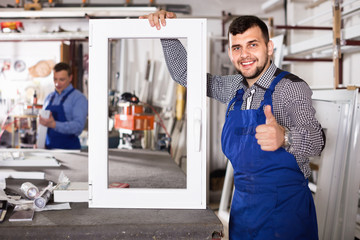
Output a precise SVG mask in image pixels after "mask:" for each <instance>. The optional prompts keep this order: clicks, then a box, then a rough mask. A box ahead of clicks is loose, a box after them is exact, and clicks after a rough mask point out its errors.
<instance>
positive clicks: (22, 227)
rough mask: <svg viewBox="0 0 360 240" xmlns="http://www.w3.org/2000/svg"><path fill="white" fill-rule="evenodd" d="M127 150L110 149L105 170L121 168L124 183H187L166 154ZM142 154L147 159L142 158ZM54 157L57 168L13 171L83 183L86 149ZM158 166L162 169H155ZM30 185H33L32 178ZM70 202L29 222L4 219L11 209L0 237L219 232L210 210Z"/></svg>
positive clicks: (202, 235)
mask: <svg viewBox="0 0 360 240" xmlns="http://www.w3.org/2000/svg"><path fill="white" fill-rule="evenodd" d="M129 152H130V151H129V150H117V149H116V150H111V151H109V164H110V165H111V170H110V171H114V172H116V171H118V172H119V171H121V172H123V173H124V174H122V176H123V177H125V178H128V176H132V177H133V178H132V180H131V181H129V182H128V183H129V185H130V187H136V186H137V184H139V186H138V187H144V184H145V183H146V182H148V179H147V178H149V177H151V178H154V176H157V175H158V176H159V179H155V181H152V184H153V185H152V186H150V187H161V186H160V185H159V184H164V185H165V187H166V185H167V184H171V186H172V187H180V188H182V187H184V186H186V185H184V184H186V183H185V179H186V177H185V174H184V173H183V172H182V171H181V169H180V168H179V167H178V166H177V165H176V164H175V163H174V162H173V161H172V160H171V159H170V158H168V157H166V156H167V154H166V153H160V154H159V155H158V156H156V154H153V156H152V155H151V154H149V152H147V151H146V150H144V151H139V152H138V155H135V157H133V158H129ZM145 155H146V156H149V158H147V159H146V158H142V157H143V156H145ZM54 156H55V157H56V159H57V160H59V161H60V162H61V164H62V165H61V166H60V167H53V168H49V167H48V168H43V169H37V168H30V169H29V168H26V169H25V168H18V169H17V170H19V171H25V170H27V171H44V172H45V178H46V179H47V180H51V181H54V182H57V178H58V176H59V174H60V172H61V171H63V172H64V173H65V175H66V176H68V177H69V178H70V180H71V181H73V182H84V181H87V172H88V163H87V158H88V156H87V152H79V153H54ZM151 156H152V157H151ZM157 165H158V166H161V168H156V167H154V166H157ZM157 169H158V170H157ZM159 169H160V170H159ZM161 169H162V170H161ZM164 169H165V170H166V171H163V170H164ZM156 171H161V172H162V173H161V174H160V173H157V172H156ZM110 173H111V172H110ZM139 173H140V174H139ZM141 173H143V174H141ZM145 173H148V174H145ZM164 174H165V175H166V176H164ZM110 175H112V174H110ZM135 176H136V177H135ZM141 176H143V177H141ZM164 177H165V178H164ZM111 178H115V176H113V177H110V181H111ZM136 179H137V180H136ZM165 179H166V181H164V180H165ZM113 180H114V181H118V180H119V179H118V178H115V179H113ZM25 181H28V180H18V179H16V180H15V179H7V187H8V188H12V190H14V191H16V189H17V188H19V187H20V185H21V183H22V182H25ZM34 184H37V183H36V181H35V183H34ZM174 184H175V185H174ZM70 206H71V210H58V211H43V212H35V215H34V218H33V221H31V222H9V221H8V219H9V216H10V215H11V213H10V214H8V215H7V216H6V219H5V221H4V222H3V223H1V224H0V239H212V238H213V236H219V233H221V232H222V230H223V226H222V223H221V222H220V220H219V219H218V218H217V216H216V215H215V214H214V212H213V211H212V210H211V209H209V208H208V209H204V210H193V209H191V210H190V209H189V210H187V209H185V210H176V209H107V208H101V209H99V208H96V209H95V208H88V204H87V203H71V204H70Z"/></svg>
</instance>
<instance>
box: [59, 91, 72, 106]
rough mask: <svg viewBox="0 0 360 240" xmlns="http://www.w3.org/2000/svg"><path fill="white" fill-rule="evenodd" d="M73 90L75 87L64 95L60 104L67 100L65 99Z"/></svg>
mask: <svg viewBox="0 0 360 240" xmlns="http://www.w3.org/2000/svg"><path fill="white" fill-rule="evenodd" d="M73 91H75V88H73V89H71V90H70V91H69V92H68V93H66V94H65V96H63V98H62V99H61V101H60V105H62V104H63V103H64V102H65V100H66V99H67V97H68V96H69V95H70V94H71V93H72V92H73Z"/></svg>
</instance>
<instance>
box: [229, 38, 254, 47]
mask: <svg viewBox="0 0 360 240" xmlns="http://www.w3.org/2000/svg"><path fill="white" fill-rule="evenodd" d="M256 42H259V40H257V39H254V40H251V41H248V42H247V43H246V44H252V43H256ZM235 47H241V45H240V44H235V45H232V46H231V48H235Z"/></svg>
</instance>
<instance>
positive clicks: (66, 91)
mask: <svg viewBox="0 0 360 240" xmlns="http://www.w3.org/2000/svg"><path fill="white" fill-rule="evenodd" d="M73 88H74V87H73V85H72V83H70V84H69V86H67V88H65V89H64V90H63V91H62V92H61V94H59V93H58V92H57V91H55V93H56V94H57V95H61V96H62V95H64V94H66V93H68V92H69V91H70V90H71V89H73Z"/></svg>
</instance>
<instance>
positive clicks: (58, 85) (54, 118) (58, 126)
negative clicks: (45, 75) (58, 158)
mask: <svg viewBox="0 0 360 240" xmlns="http://www.w3.org/2000/svg"><path fill="white" fill-rule="evenodd" d="M71 81H72V73H71V69H70V66H69V65H68V64H66V63H63V62H60V63H58V64H56V65H55V67H54V84H55V91H54V92H52V93H50V94H49V95H48V96H47V97H46V99H45V101H44V106H43V109H46V110H49V111H50V112H51V113H50V117H49V118H42V117H41V116H40V117H39V123H40V124H42V125H44V126H46V127H48V131H47V135H46V142H45V146H46V148H47V149H80V148H81V146H80V141H79V137H78V136H79V135H80V134H81V132H82V130H83V129H84V126H85V122H86V118H87V114H88V101H87V99H86V97H85V96H84V95H83V94H82V93H81V92H80V91H79V90H77V89H75V88H74V87H73V86H72V84H71Z"/></svg>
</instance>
